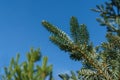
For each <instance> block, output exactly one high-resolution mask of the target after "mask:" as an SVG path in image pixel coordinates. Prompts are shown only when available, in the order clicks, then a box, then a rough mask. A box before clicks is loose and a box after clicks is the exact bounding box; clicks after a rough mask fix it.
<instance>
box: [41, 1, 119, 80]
mask: <svg viewBox="0 0 120 80" xmlns="http://www.w3.org/2000/svg"><path fill="white" fill-rule="evenodd" d="M96 7H97V8H96V9H92V10H93V11H95V12H98V13H99V14H100V17H101V18H97V21H98V22H99V23H100V25H101V26H105V27H106V29H107V32H106V39H107V41H106V42H102V44H100V45H99V46H96V47H94V46H93V45H92V43H91V41H90V40H89V33H88V31H87V27H86V25H85V24H81V25H79V23H78V20H77V18H76V17H71V19H70V32H71V35H70V36H71V37H70V36H68V35H67V34H66V33H65V32H63V31H62V30H60V29H59V28H58V27H56V26H54V25H52V24H51V23H49V22H47V21H42V25H43V26H44V27H45V28H46V29H47V30H48V31H49V32H51V36H50V40H51V41H52V42H53V43H54V44H55V45H57V46H58V47H59V48H60V49H61V50H63V51H65V52H68V53H69V55H70V58H71V59H73V60H77V61H81V62H82V64H83V67H82V68H81V69H80V70H78V71H77V75H76V74H75V73H74V72H71V75H68V74H61V75H59V76H60V78H61V79H63V80H120V0H110V1H108V2H105V5H97V6H96Z"/></svg>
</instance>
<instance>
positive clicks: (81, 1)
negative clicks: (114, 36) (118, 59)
mask: <svg viewBox="0 0 120 80" xmlns="http://www.w3.org/2000/svg"><path fill="white" fill-rule="evenodd" d="M104 1H106V0H0V70H1V71H2V69H3V67H4V66H8V65H9V62H10V59H11V58H12V57H15V56H16V54H17V53H20V54H21V61H24V60H25V56H26V52H28V51H29V50H30V48H31V47H34V48H41V52H42V55H43V56H44V55H46V56H48V57H49V64H53V68H54V76H55V78H56V79H57V80H58V78H57V75H58V74H59V73H64V72H67V73H68V72H69V71H70V70H74V71H76V70H79V69H80V67H81V64H80V62H74V61H72V60H70V58H69V55H68V54H67V53H65V52H63V51H61V50H59V48H57V47H56V46H55V45H54V44H52V43H51V42H50V41H49V35H50V34H49V32H48V31H47V30H45V29H44V27H43V26H42V25H41V21H42V20H47V21H49V22H51V23H52V24H54V25H56V26H58V27H59V28H61V29H62V30H64V31H65V32H66V33H68V34H70V32H69V20H70V17H71V16H76V17H77V18H78V20H79V22H80V23H81V24H83V23H84V24H86V25H87V26H88V30H89V32H90V37H91V41H93V42H94V45H98V44H100V43H101V42H102V41H104V40H105V37H104V36H105V28H104V27H100V26H99V24H98V23H97V22H96V20H95V18H96V17H98V16H99V15H98V14H97V13H95V12H92V11H90V8H95V6H96V4H101V3H104Z"/></svg>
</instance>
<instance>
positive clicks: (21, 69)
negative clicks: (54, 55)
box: [2, 48, 53, 80]
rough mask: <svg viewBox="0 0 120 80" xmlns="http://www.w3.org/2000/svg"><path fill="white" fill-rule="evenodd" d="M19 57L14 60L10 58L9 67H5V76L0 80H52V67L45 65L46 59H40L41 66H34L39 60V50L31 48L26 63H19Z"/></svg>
mask: <svg viewBox="0 0 120 80" xmlns="http://www.w3.org/2000/svg"><path fill="white" fill-rule="evenodd" d="M19 58H20V55H19V54H18V55H17V57H16V59H14V58H12V59H11V63H10V65H9V67H5V75H4V76H3V78H2V80H45V79H46V78H49V80H53V77H52V65H49V66H48V65H47V61H48V58H47V57H46V56H44V57H43V59H42V65H41V66H40V65H37V64H35V63H36V62H37V61H39V60H40V59H41V53H40V50H39V49H36V50H34V49H33V48H31V50H30V52H28V53H27V61H24V62H22V63H19Z"/></svg>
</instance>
